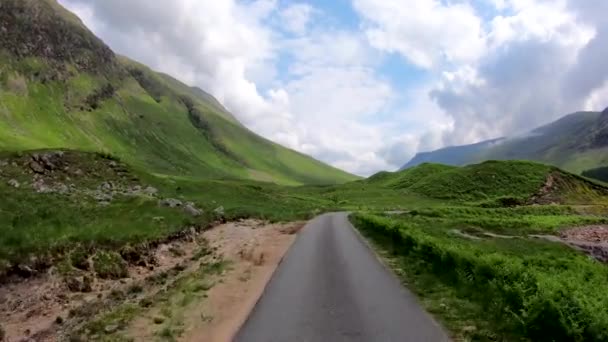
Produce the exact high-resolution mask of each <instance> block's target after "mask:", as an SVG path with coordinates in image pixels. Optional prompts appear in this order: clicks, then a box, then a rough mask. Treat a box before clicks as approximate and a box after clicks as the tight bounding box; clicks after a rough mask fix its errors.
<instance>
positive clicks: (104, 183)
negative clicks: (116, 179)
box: [98, 182, 114, 191]
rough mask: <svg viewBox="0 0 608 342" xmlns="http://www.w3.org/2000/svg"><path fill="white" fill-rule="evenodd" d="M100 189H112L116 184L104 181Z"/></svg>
mask: <svg viewBox="0 0 608 342" xmlns="http://www.w3.org/2000/svg"><path fill="white" fill-rule="evenodd" d="M98 189H99V190H101V191H112V189H114V184H112V182H103V183H101V185H100V186H99V188H98Z"/></svg>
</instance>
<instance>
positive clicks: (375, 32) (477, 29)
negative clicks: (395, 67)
mask: <svg viewBox="0 0 608 342" xmlns="http://www.w3.org/2000/svg"><path fill="white" fill-rule="evenodd" d="M354 6H355V9H356V10H357V11H358V12H359V13H360V15H361V16H362V17H363V18H364V19H365V27H366V33H367V37H368V39H369V40H370V42H371V44H372V45H373V46H374V47H376V48H378V49H380V50H385V51H389V52H397V53H400V54H402V55H403V56H404V57H405V58H407V59H408V60H409V61H411V62H412V63H414V64H416V65H418V66H420V67H422V68H431V67H433V66H436V65H437V64H440V63H441V62H442V61H443V60H446V61H448V62H454V63H458V62H469V61H474V60H476V59H477V58H478V57H479V56H480V55H481V54H483V52H484V51H483V47H484V37H483V30H482V21H481V19H480V18H479V17H478V16H477V15H476V14H475V10H474V9H473V7H471V6H470V5H468V4H466V3H458V2H447V3H444V2H442V1H439V0H406V1H403V0H354Z"/></svg>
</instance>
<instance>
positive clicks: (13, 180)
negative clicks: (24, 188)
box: [8, 179, 21, 188]
mask: <svg viewBox="0 0 608 342" xmlns="http://www.w3.org/2000/svg"><path fill="white" fill-rule="evenodd" d="M8 185H10V186H12V187H13V188H18V187H20V186H21V184H20V183H19V182H18V181H17V180H16V179H11V180H9V181H8Z"/></svg>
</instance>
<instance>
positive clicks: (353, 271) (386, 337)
mask: <svg viewBox="0 0 608 342" xmlns="http://www.w3.org/2000/svg"><path fill="white" fill-rule="evenodd" d="M235 340H236V341H239V342H275V341H276V342H291V341H310V342H325V341H328V342H334V341H404V342H405V341H412V342H425V341H429V342H431V341H432V342H435V341H449V338H448V337H447V334H446V333H445V332H444V330H443V329H442V328H441V327H440V326H439V325H438V324H437V323H436V322H435V321H434V320H433V319H432V318H431V316H430V315H428V314H427V313H426V312H425V311H424V309H422V308H421V307H420V305H419V304H418V303H417V301H416V298H415V297H414V295H413V294H411V293H410V292H409V291H408V290H407V289H405V288H404V287H403V286H402V285H401V284H400V282H399V280H398V279H397V278H396V277H395V276H394V275H393V274H392V273H390V272H389V271H388V270H386V268H385V267H384V266H383V265H382V264H381V263H380V262H379V261H378V259H377V258H376V256H375V254H374V253H373V252H372V251H371V250H370V249H369V248H368V247H367V246H366V245H365V244H364V243H363V242H362V241H361V238H360V237H359V236H358V235H357V233H356V232H355V231H354V228H353V227H352V226H351V224H350V223H349V222H348V218H347V215H346V214H344V213H337V214H326V215H322V216H319V217H317V218H316V219H314V220H312V221H310V222H309V223H308V224H307V225H306V227H305V228H304V229H303V230H302V231H301V233H300V234H299V236H298V238H297V240H296V241H295V243H294V245H293V246H292V247H291V249H290V250H289V252H288V254H287V256H286V257H285V259H284V260H283V262H282V263H281V265H279V268H278V269H277V270H276V272H275V274H274V276H273V278H272V280H271V281H270V283H269V284H268V286H267V288H266V290H265V292H264V294H263V295H262V298H261V299H260V301H259V302H258V304H257V305H256V307H255V308H254V310H253V312H252V313H251V315H250V316H249V318H248V320H247V322H246V323H245V324H244V326H243V327H242V328H241V330H240V331H239V333H238V334H237V336H236V339H235Z"/></svg>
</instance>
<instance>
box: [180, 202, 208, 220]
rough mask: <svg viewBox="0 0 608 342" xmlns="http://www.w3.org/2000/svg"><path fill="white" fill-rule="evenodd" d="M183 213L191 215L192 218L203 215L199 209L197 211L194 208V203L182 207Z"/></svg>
mask: <svg viewBox="0 0 608 342" xmlns="http://www.w3.org/2000/svg"><path fill="white" fill-rule="evenodd" d="M184 212H185V213H186V214H189V215H192V216H194V217H197V216H201V215H202V214H203V211H202V210H200V209H198V208H196V207H195V206H194V203H187V204H186V205H185V206H184Z"/></svg>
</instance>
